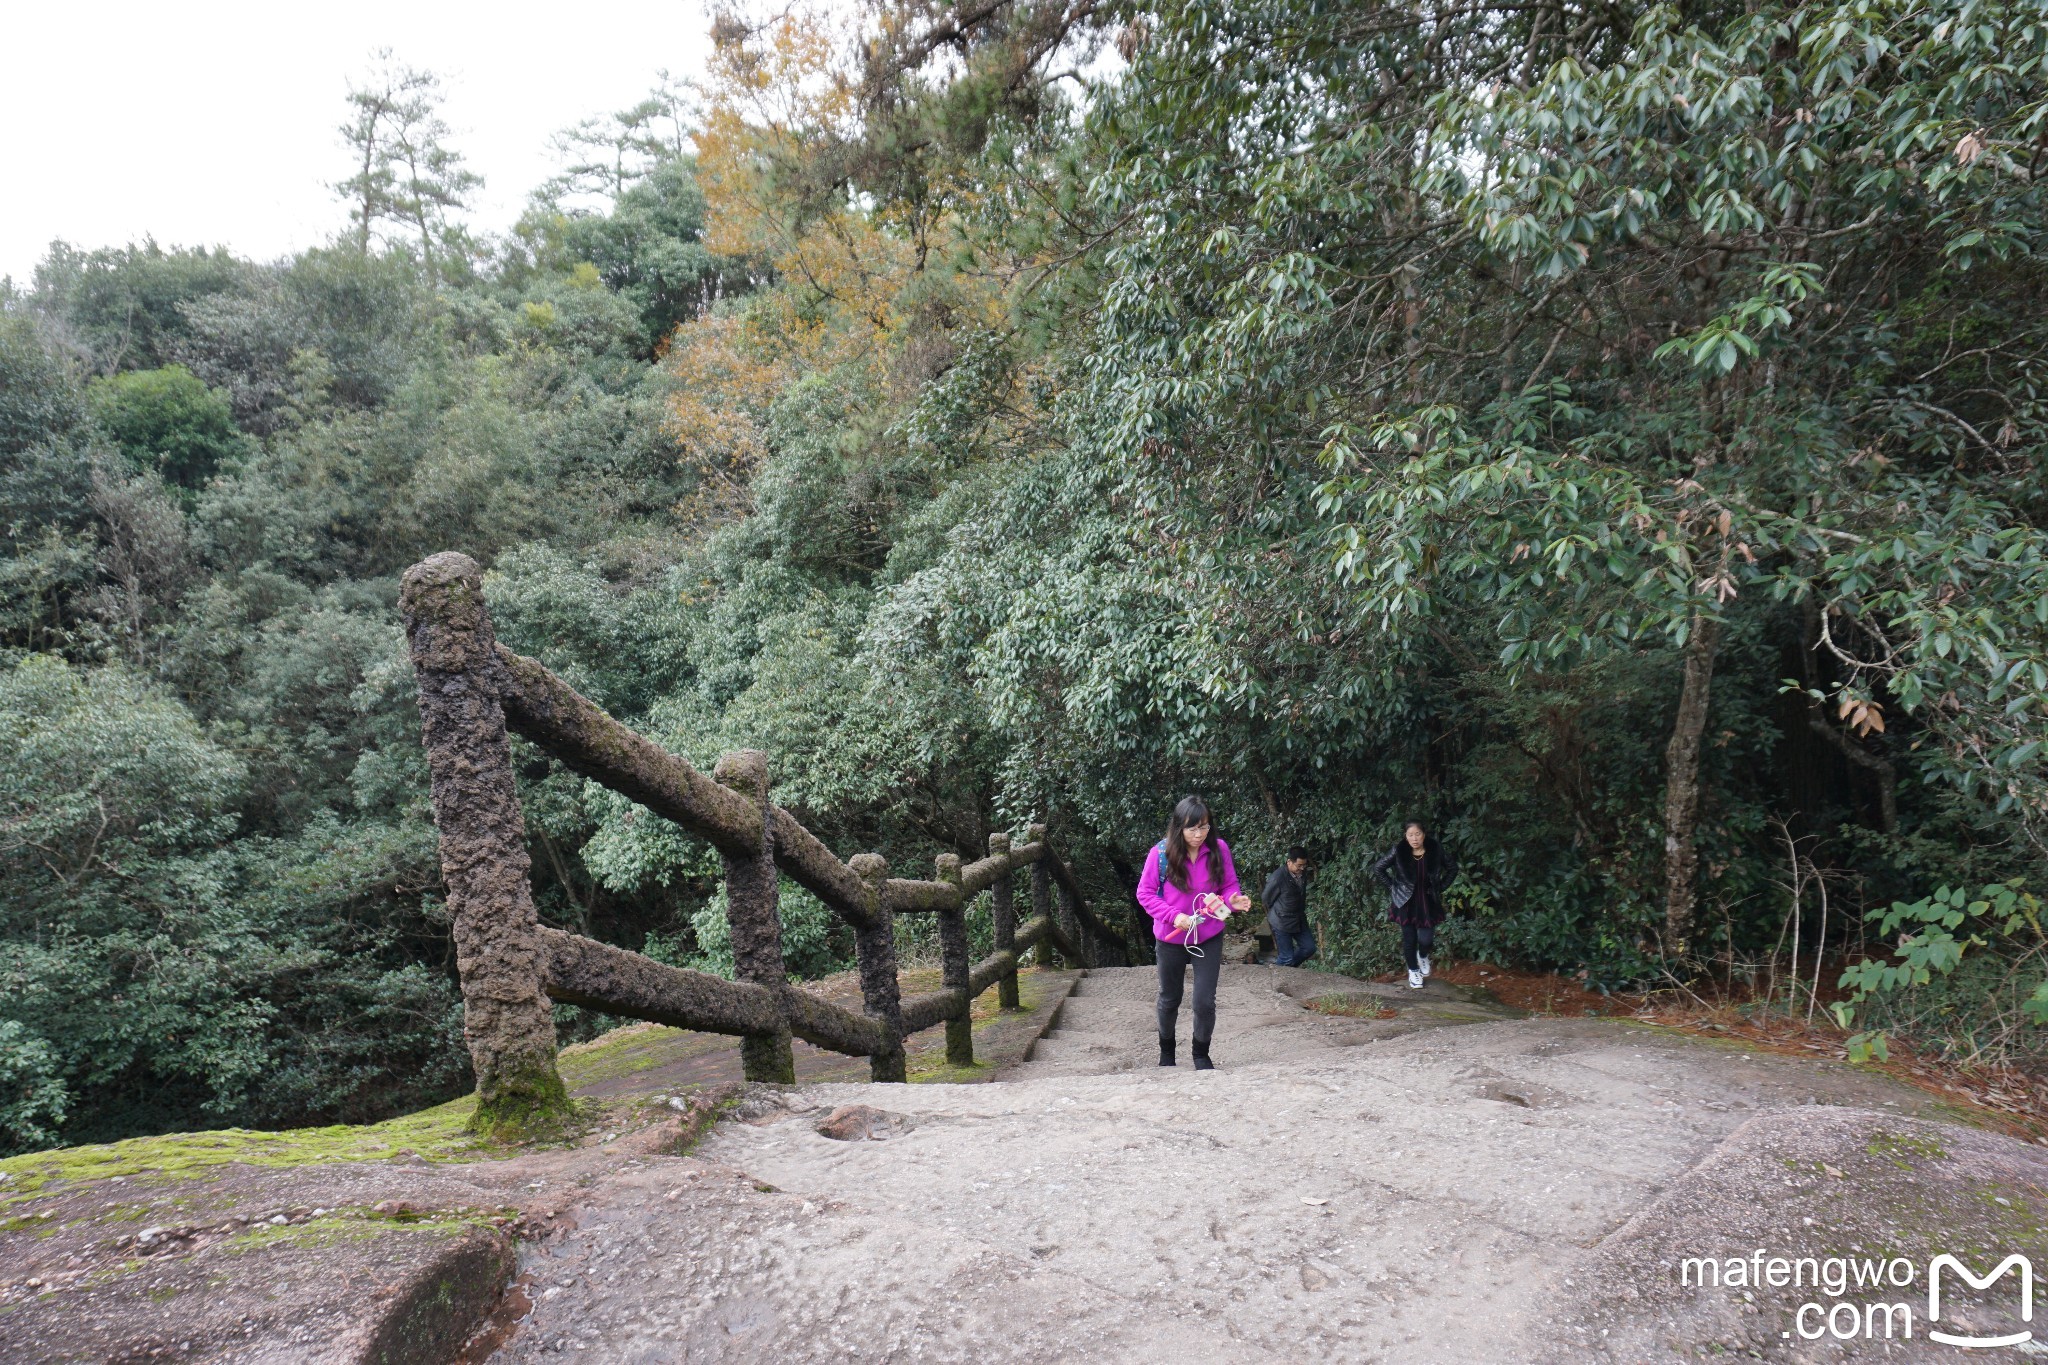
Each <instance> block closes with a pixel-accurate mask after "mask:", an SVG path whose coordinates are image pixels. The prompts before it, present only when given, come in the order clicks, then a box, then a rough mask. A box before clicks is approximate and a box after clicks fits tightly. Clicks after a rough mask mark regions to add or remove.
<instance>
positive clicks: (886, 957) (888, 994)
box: [850, 853, 908, 1081]
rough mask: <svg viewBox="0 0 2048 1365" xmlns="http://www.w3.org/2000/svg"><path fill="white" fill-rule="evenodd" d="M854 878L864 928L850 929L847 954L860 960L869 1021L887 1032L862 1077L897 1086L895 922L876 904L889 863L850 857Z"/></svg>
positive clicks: (899, 998) (899, 1038)
mask: <svg viewBox="0 0 2048 1365" xmlns="http://www.w3.org/2000/svg"><path fill="white" fill-rule="evenodd" d="M850 865H851V866H852V868H853V871H854V874H855V875H856V876H858V877H859V878H860V879H861V883H862V885H863V886H864V887H865V888H866V894H867V912H868V917H869V921H868V927H867V928H865V929H859V928H857V929H855V930H854V936H853V951H854V955H855V957H857V958H858V959H859V961H860V998H861V1004H862V1006H863V1008H864V1009H865V1010H866V1012H867V1016H868V1018H870V1019H873V1020H875V1021H876V1022H877V1023H879V1024H880V1025H881V1026H882V1027H883V1029H885V1030H886V1031H887V1032H888V1036H889V1043H888V1045H887V1046H886V1047H884V1048H883V1049H882V1050H881V1051H879V1052H876V1053H875V1054H873V1055H872V1056H870V1057H869V1058H868V1078H869V1079H870V1080H876V1081H902V1080H907V1079H908V1076H907V1074H906V1072H905V1068H904V1060H903V988H902V986H901V984H900V983H898V981H897V980H896V917H895V916H894V915H893V914H892V913H890V910H889V906H888V903H887V902H886V901H884V900H883V899H882V883H883V882H886V881H888V880H889V860H888V859H886V858H884V857H883V856H882V855H881V854H879V853H856V854H855V855H854V856H853V858H852V859H851V860H850Z"/></svg>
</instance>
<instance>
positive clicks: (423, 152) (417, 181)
mask: <svg viewBox="0 0 2048 1365" xmlns="http://www.w3.org/2000/svg"><path fill="white" fill-rule="evenodd" d="M373 60H374V62H375V66H374V68H373V70H372V72H371V74H370V76H369V77H368V79H367V80H366V81H365V83H364V84H362V85H353V84H352V85H351V86H350V87H349V92H348V102H349V105H350V108H351V110H352V116H351V117H350V119H349V121H348V122H347V123H344V124H342V125H341V135H342V137H343V138H344V139H345V140H346V141H347V142H348V144H349V148H350V151H351V154H352V157H353V160H354V163H355V166H356V170H355V173H354V174H353V175H351V176H349V178H348V179H346V180H341V181H337V182H336V183H335V185H334V190H335V193H337V194H339V195H340V196H341V197H342V198H343V199H344V200H346V201H348V203H349V205H350V215H349V216H350V218H351V219H352V220H353V221H354V223H355V228H354V236H355V240H356V250H357V251H358V253H360V254H362V255H368V254H369V251H370V241H371V237H372V235H373V233H374V232H375V230H376V228H377V225H378V224H379V223H390V224H393V225H394V226H399V227H402V228H403V229H404V230H405V232H406V234H407V235H408V236H410V237H411V238H413V239H415V240H416V241H417V242H418V243H419V251H420V257H421V259H422V260H424V261H425V262H427V263H428V264H429V265H433V264H434V263H435V262H436V261H437V260H438V259H439V258H440V257H442V256H443V255H445V254H446V253H448V252H449V251H450V250H451V249H457V250H460V249H462V246H463V244H462V242H461V240H460V236H459V232H458V229H457V228H456V226H455V224H454V221H453V215H454V214H457V213H460V212H461V211H462V210H463V209H466V208H467V207H468V206H469V196H470V195H471V194H472V193H474V192H475V191H476V190H477V189H479V188H481V187H482V185H483V177H482V176H479V175H477V174H476V173H475V172H473V171H471V170H469V169H468V168H466V167H465V166H464V165H463V164H462V154H461V153H460V152H457V151H456V150H455V149H454V148H452V147H450V146H449V145H448V141H447V139H448V137H449V135H450V132H451V130H450V129H449V127H448V124H447V122H446V121H445V120H444V119H442V117H441V103H442V99H443V95H442V93H441V78H440V77H438V76H436V75H435V74H434V73H433V72H431V71H423V70H418V69H415V68H413V67H409V66H404V65H401V64H398V63H397V62H395V60H394V59H393V57H392V54H391V50H390V49H389V48H381V49H379V50H378V51H377V52H376V53H375V54H374V56H373Z"/></svg>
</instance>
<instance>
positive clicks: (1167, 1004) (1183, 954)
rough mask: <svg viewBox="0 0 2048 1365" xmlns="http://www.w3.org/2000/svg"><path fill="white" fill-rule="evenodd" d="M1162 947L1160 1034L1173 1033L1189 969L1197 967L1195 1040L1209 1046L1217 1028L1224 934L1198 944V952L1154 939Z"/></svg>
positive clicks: (1160, 957) (1161, 1036)
mask: <svg viewBox="0 0 2048 1365" xmlns="http://www.w3.org/2000/svg"><path fill="white" fill-rule="evenodd" d="M1153 942H1154V944H1155V946H1157V947H1158V949H1159V1037H1160V1040H1161V1041H1162V1042H1163V1041H1166V1040H1168V1039H1171V1038H1172V1037H1173V1033H1174V1028H1173V1025H1174V1020H1175V1019H1176V1018H1178V1017H1179V1015H1180V995H1181V991H1182V989H1183V988H1184V987H1185V986H1186V985H1187V979H1188V973H1187V969H1188V967H1189V966H1190V965H1192V966H1193V967H1194V969H1195V1041H1196V1042H1198V1043H1201V1044H1203V1045H1204V1046H1206V1045H1207V1044H1208V1042H1209V1039H1210V1037H1211V1036H1212V1035H1213V1034H1214V1033H1215V1032H1216V978H1217V976H1218V975H1220V974H1221V973H1222V971H1223V935H1221V934H1218V935H1216V937H1214V938H1212V939H1210V940H1209V941H1208V942H1207V943H1200V944H1197V945H1195V946H1196V947H1198V948H1200V949H1201V950H1202V955H1201V956H1200V957H1196V956H1194V955H1193V954H1192V953H1190V952H1189V951H1188V950H1187V949H1186V948H1185V947H1183V946H1182V945H1180V944H1178V943H1161V942H1159V941H1158V940H1156V939H1155V940H1154V941H1153Z"/></svg>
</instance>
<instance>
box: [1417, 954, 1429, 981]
mask: <svg viewBox="0 0 2048 1365" xmlns="http://www.w3.org/2000/svg"><path fill="white" fill-rule="evenodd" d="M1416 961H1418V962H1420V963H1421V964H1422V974H1423V976H1425V977H1427V976H1428V975H1429V959H1428V958H1426V957H1422V958H1417V959H1416Z"/></svg>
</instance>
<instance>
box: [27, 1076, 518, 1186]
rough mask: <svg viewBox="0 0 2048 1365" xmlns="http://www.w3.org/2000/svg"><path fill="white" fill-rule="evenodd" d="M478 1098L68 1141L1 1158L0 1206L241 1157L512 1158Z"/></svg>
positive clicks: (300, 1162) (284, 1160)
mask: <svg viewBox="0 0 2048 1365" xmlns="http://www.w3.org/2000/svg"><path fill="white" fill-rule="evenodd" d="M475 1107H476V1099H475V1097H474V1096H465V1097H463V1098H462V1099H459V1100H450V1101H449V1102H448V1103H446V1104H442V1105H436V1106H435V1107H434V1108H432V1109H425V1110H422V1111H420V1112H419V1113H417V1114H408V1115H406V1116H405V1117H403V1118H395V1119H387V1120H385V1121H384V1122H383V1123H372V1124H364V1125H360V1126H350V1125H346V1124H336V1125H334V1126H333V1127H328V1128H294V1129H288V1130H286V1131H284V1132H275V1133H267V1132H259V1131H256V1130H253V1129H246V1128H223V1129H217V1130H214V1131H212V1132H205V1133H166V1134H162V1135H160V1136H158V1137H145V1138H129V1139H127V1140H126V1141H124V1142H109V1143H100V1144H96V1145H94V1146H90V1147H63V1148H59V1149H57V1150H55V1151H50V1152H31V1153H29V1154H27V1155H25V1156H15V1157H8V1158H7V1159H6V1160H4V1161H0V1176H4V1177H6V1178H5V1179H4V1180H0V1207H5V1205H7V1204H9V1203H12V1202H15V1201H17V1200H20V1199H22V1198H23V1197H25V1196H29V1195H33V1194H35V1193H36V1192H38V1191H40V1190H43V1189H45V1188H46V1187H50V1186H53V1185H57V1186H62V1185H75V1184H79V1183H82V1182H84V1181H89V1180H106V1179H109V1178H111V1177H113V1176H117V1175H118V1176H128V1177H135V1176H151V1177H160V1178H167V1179H178V1178H181V1177H188V1176H196V1175H203V1174H205V1173H206V1172H208V1171H210V1170H213V1169H214V1168H216V1167H220V1166H225V1165H228V1164H229V1163H231V1162H239V1163H241V1164H243V1165H248V1166H266V1167H290V1166H311V1165H316V1164H319V1163H323V1162H330V1161H385V1160H389V1159H390V1158H392V1157H395V1156H400V1155H404V1154H408V1153H410V1154H412V1155H415V1156H418V1157H421V1158H423V1159H425V1160H427V1161H436V1162H439V1161H474V1160H477V1159H479V1158H483V1157H493V1156H510V1155H512V1154H513V1153H514V1150H516V1149H513V1148H509V1147H506V1146H504V1145H502V1144H499V1143H494V1142H488V1141H483V1140H480V1139H479V1138H478V1137H477V1136H476V1134H474V1133H473V1132H471V1131H470V1126H469V1125H470V1119H471V1115H472V1113H473V1111H474V1109H475Z"/></svg>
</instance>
